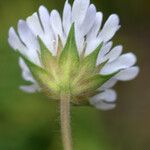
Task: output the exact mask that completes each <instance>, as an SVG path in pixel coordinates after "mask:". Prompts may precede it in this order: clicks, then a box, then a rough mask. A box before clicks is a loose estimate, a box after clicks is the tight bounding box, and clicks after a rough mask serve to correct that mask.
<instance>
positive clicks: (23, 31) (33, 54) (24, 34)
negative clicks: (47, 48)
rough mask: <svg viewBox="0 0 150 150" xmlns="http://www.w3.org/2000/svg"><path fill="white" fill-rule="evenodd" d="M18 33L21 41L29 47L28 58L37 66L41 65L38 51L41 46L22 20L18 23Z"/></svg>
mask: <svg viewBox="0 0 150 150" xmlns="http://www.w3.org/2000/svg"><path fill="white" fill-rule="evenodd" d="M18 33H19V36H20V38H21V40H22V41H23V42H24V43H25V45H26V46H27V47H28V50H27V52H26V56H27V57H28V58H29V59H30V60H31V61H32V62H34V63H35V64H37V65H40V60H39V58H38V51H39V50H40V46H39V43H38V40H37V38H36V36H35V35H34V34H33V33H32V31H31V30H30V28H29V27H28V25H27V24H26V22H25V21H22V20H20V21H19V23H18Z"/></svg>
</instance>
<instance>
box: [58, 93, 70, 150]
mask: <svg viewBox="0 0 150 150" xmlns="http://www.w3.org/2000/svg"><path fill="white" fill-rule="evenodd" d="M60 118H61V134H62V142H63V147H64V150H72V137H71V126H70V94H69V93H66V92H62V93H61V96H60Z"/></svg>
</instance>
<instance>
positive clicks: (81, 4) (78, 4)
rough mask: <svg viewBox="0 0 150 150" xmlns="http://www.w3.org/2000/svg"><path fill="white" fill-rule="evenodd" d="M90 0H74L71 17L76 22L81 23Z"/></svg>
mask: <svg viewBox="0 0 150 150" xmlns="http://www.w3.org/2000/svg"><path fill="white" fill-rule="evenodd" d="M89 4H90V0H75V1H74V3H73V7H72V18H73V21H74V22H76V23H77V24H81V23H82V22H83V20H84V18H85V15H86V12H87V9H88V6H89Z"/></svg>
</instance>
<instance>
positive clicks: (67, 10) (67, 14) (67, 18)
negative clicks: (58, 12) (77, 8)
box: [63, 0, 72, 36]
mask: <svg viewBox="0 0 150 150" xmlns="http://www.w3.org/2000/svg"><path fill="white" fill-rule="evenodd" d="M71 23H72V21H71V5H70V4H69V3H68V0H66V3H65V6H64V11H63V28H64V31H65V34H66V36H68V33H69V30H70V27H71Z"/></svg>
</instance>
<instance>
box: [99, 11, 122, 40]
mask: <svg viewBox="0 0 150 150" xmlns="http://www.w3.org/2000/svg"><path fill="white" fill-rule="evenodd" d="M119 28H120V25H119V17H118V16H117V15H116V14H112V15H111V16H110V17H109V18H108V20H107V21H106V23H105V24H104V27H103V29H102V30H101V32H100V34H99V35H98V38H99V41H103V42H107V41H109V40H110V39H111V38H112V37H113V36H114V35H115V33H116V32H117V31H118V29H119Z"/></svg>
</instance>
